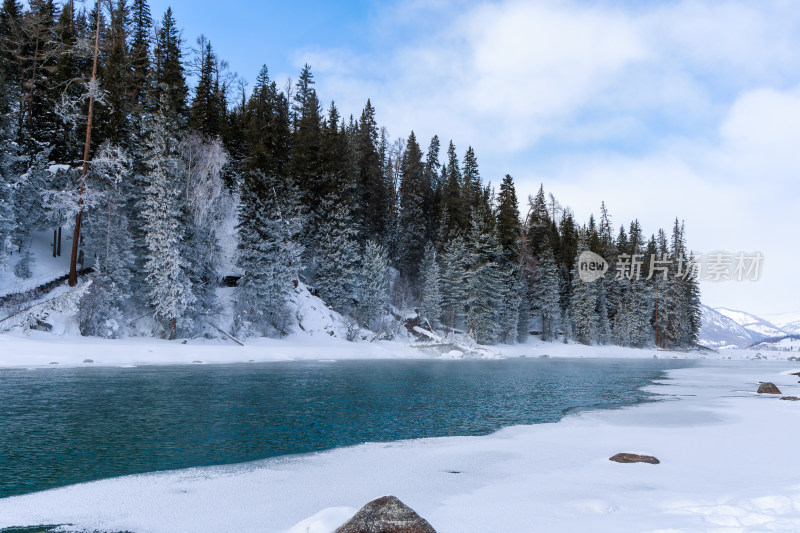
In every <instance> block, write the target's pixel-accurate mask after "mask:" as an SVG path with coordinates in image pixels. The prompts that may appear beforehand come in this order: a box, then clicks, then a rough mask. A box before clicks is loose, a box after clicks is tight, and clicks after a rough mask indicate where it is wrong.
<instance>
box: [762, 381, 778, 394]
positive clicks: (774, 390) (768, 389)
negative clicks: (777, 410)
mask: <svg viewBox="0 0 800 533" xmlns="http://www.w3.org/2000/svg"><path fill="white" fill-rule="evenodd" d="M758 393H759V394H781V391H780V389H778V387H776V386H775V384H774V383H770V382H769V381H765V382H763V383H761V385H759V386H758Z"/></svg>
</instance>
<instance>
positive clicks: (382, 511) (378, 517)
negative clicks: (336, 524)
mask: <svg viewBox="0 0 800 533" xmlns="http://www.w3.org/2000/svg"><path fill="white" fill-rule="evenodd" d="M335 533H436V530H435V529H433V527H431V525H430V524H429V523H428V521H427V520H425V519H424V518H422V517H421V516H419V515H418V514H417V513H415V512H414V510H413V509H411V508H410V507H408V506H407V505H406V504H404V503H403V502H401V501H400V500H398V499H397V498H395V497H394V496H382V497H380V498H378V499H377V500H372V501H371V502H369V503H368V504H366V505H365V506H364V507H362V508H361V509H360V510H359V511H358V512H357V513H356V514H355V515H354V516H353V518H351V519H350V520H348V521H347V522H346V523H345V524H344V525H343V526H341V527H340V528H339V529H337V530H336V532H335Z"/></svg>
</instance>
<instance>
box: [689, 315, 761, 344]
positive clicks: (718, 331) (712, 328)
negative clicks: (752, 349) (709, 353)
mask: <svg viewBox="0 0 800 533" xmlns="http://www.w3.org/2000/svg"><path fill="white" fill-rule="evenodd" d="M702 312H703V320H702V326H701V327H700V340H699V341H698V342H699V344H701V345H703V346H706V347H708V348H717V349H719V348H747V347H748V346H752V345H753V344H754V343H757V342H759V341H761V340H762V339H764V337H765V336H764V335H761V334H759V333H756V332H755V331H751V330H749V329H747V328H745V327H743V326H742V325H740V324H739V323H737V322H736V321H735V320H733V319H732V318H730V317H729V316H726V315H724V314H722V313H720V312H719V311H717V310H716V309H713V308H711V307H709V306H707V305H704V306H702ZM743 314H746V313H743ZM756 318H757V317H756Z"/></svg>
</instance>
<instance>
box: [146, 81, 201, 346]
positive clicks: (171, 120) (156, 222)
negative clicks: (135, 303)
mask: <svg viewBox="0 0 800 533" xmlns="http://www.w3.org/2000/svg"><path fill="white" fill-rule="evenodd" d="M175 124H176V121H175V115H174V112H173V108H172V103H171V102H170V97H169V94H168V93H166V92H162V96H161V99H160V101H159V105H158V107H157V108H156V111H155V113H153V114H152V115H151V116H149V117H148V119H147V124H146V126H145V131H146V133H147V136H146V138H145V154H144V155H145V166H146V168H147V178H148V180H149V181H148V185H147V187H146V188H145V191H144V193H145V195H144V210H143V211H142V218H143V219H144V230H145V243H146V245H147V258H146V261H145V264H144V269H145V273H146V274H147V277H146V282H147V289H148V295H149V303H150V306H151V307H152V309H153V313H154V316H155V317H156V319H159V320H163V321H166V322H167V323H168V324H169V326H168V327H169V338H171V339H172V338H174V337H175V334H176V331H177V327H178V323H179V322H180V321H181V320H182V319H183V318H184V316H185V313H186V309H187V307H188V306H189V305H191V304H192V303H193V302H194V301H195V297H194V295H193V294H192V290H191V282H190V281H189V278H188V277H187V275H186V269H187V264H186V261H185V260H184V258H183V257H181V241H182V240H183V237H184V231H183V227H182V225H181V223H180V217H181V212H180V204H179V195H180V189H179V188H178V183H179V181H178V175H179V174H180V168H179V166H180V159H179V157H178V153H177V150H178V143H177V133H176V131H175Z"/></svg>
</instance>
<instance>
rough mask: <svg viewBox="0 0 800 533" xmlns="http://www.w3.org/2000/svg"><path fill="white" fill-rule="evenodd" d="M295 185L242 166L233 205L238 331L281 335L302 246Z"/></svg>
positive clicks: (288, 180) (244, 333)
mask: <svg viewBox="0 0 800 533" xmlns="http://www.w3.org/2000/svg"><path fill="white" fill-rule="evenodd" d="M298 199H299V191H298V190H297V187H296V186H295V185H294V183H293V182H292V181H291V179H289V178H285V179H279V178H277V177H275V176H273V175H266V174H264V173H263V172H261V171H260V170H255V171H248V172H246V173H245V175H244V182H243V184H242V198H241V203H240V207H239V226H238V228H239V258H238V264H239V268H241V269H242V271H243V272H244V274H243V276H242V278H241V279H240V280H239V283H238V285H237V287H236V296H235V308H236V310H235V324H236V329H237V331H239V332H240V334H242V335H256V334H260V335H266V336H275V335H285V334H286V333H287V332H288V330H287V327H288V313H287V310H286V305H287V303H288V300H289V295H290V291H291V290H292V287H293V282H296V281H297V272H298V270H299V268H300V255H301V253H302V247H301V246H300V244H299V243H298V242H297V236H298V235H299V233H300V232H301V230H302V216H301V215H300V213H299V201H298Z"/></svg>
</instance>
